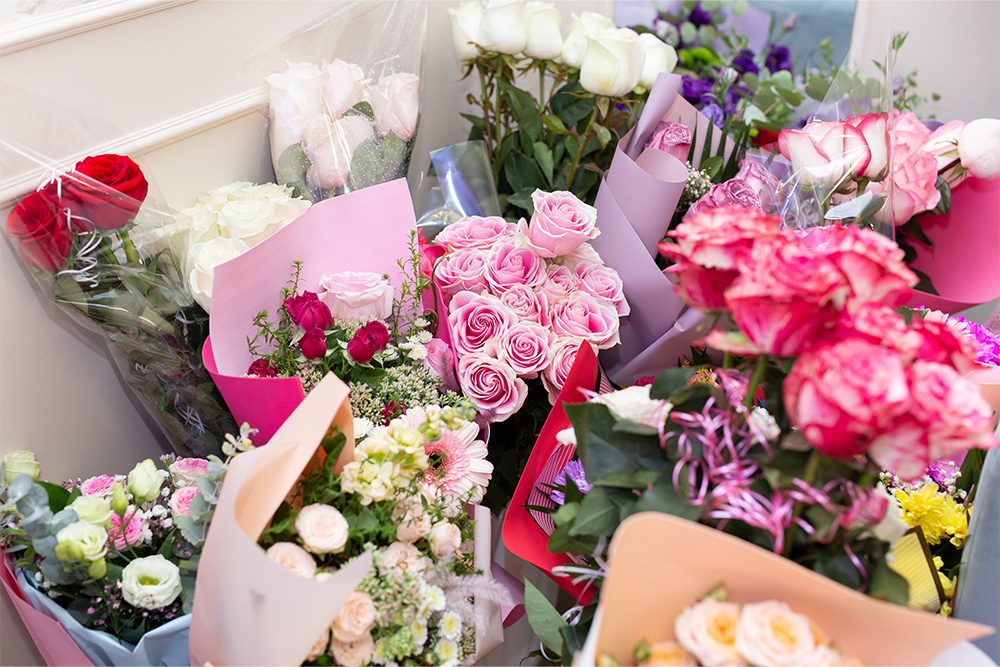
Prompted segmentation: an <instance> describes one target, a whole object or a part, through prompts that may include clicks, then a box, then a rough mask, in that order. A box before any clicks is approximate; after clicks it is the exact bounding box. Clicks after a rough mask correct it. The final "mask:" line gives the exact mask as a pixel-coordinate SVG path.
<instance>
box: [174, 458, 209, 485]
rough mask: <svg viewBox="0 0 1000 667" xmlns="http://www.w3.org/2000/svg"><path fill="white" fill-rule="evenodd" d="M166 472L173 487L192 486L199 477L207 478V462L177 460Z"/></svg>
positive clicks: (201, 460) (190, 459)
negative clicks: (168, 473) (168, 472)
mask: <svg viewBox="0 0 1000 667" xmlns="http://www.w3.org/2000/svg"><path fill="white" fill-rule="evenodd" d="M167 470H169V471H170V479H171V480H172V481H173V483H174V486H194V484H195V483H196V481H197V479H198V478H199V477H208V461H206V460H205V459H195V458H186V459H177V460H176V461H174V462H173V463H171V464H170V465H169V466H168V468H167Z"/></svg>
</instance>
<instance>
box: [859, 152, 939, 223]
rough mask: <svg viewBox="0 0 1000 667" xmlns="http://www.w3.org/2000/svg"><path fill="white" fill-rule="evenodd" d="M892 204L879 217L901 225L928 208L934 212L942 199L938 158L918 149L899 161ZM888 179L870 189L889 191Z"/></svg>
mask: <svg viewBox="0 0 1000 667" xmlns="http://www.w3.org/2000/svg"><path fill="white" fill-rule="evenodd" d="M890 176H891V179H892V197H891V202H890V203H891V204H892V206H891V207H889V206H883V207H882V208H880V209H879V210H878V211H877V212H876V213H875V217H876V219H878V220H880V221H882V222H891V223H892V224H894V225H896V226H899V225H902V224H904V223H905V222H906V221H907V220H909V219H910V218H912V217H913V216H915V215H917V214H918V213H923V212H925V211H930V210H931V209H933V208H934V207H935V206H937V205H938V203H939V202H940V201H941V193H940V192H939V191H938V189H937V188H936V187H935V185H936V184H937V176H938V172H937V160H936V159H935V158H934V156H933V155H931V154H930V153H923V152H920V151H914V152H912V153H910V154H909V155H907V156H906V157H905V158H902V159H900V160H898V161H896V163H895V167H894V168H893V171H892V174H891V175H890ZM888 180H889V179H886V181H883V182H882V183H873V184H872V185H871V187H869V189H868V191H869V192H872V193H874V194H886V192H887V191H888V188H889V185H888Z"/></svg>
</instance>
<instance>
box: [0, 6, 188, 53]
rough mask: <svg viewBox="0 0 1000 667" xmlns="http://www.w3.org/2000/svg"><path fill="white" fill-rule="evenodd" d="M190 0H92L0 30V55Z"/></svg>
mask: <svg viewBox="0 0 1000 667" xmlns="http://www.w3.org/2000/svg"><path fill="white" fill-rule="evenodd" d="M189 2H194V0H95V1H94V2H89V3H87V4H84V5H80V6H78V7H72V8H70V9H65V10H62V11H56V12H51V13H49V14H42V15H40V16H38V17H35V18H30V19H25V20H23V21H16V22H14V23H11V24H10V25H7V26H4V27H3V28H0V56H5V55H7V54H9V53H14V52H16V51H21V50H23V49H30V48H33V47H35V46H39V45H41V44H46V43H48V42H54V41H56V40H59V39H63V38H65V37H70V36H72V35H77V34H80V33H83V32H88V31H90V30H97V29H98V28H104V27H106V26H109V25H114V24H115V23H121V22H123V21H129V20H131V19H135V18H139V17H140V16H146V15H147V14H153V13H155V12H159V11H163V10H164V9H170V8H171V7H176V6H178V5H184V4H187V3H189Z"/></svg>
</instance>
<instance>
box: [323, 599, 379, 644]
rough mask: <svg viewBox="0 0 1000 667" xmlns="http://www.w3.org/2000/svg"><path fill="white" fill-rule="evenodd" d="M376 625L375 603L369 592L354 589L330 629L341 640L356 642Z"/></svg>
mask: <svg viewBox="0 0 1000 667" xmlns="http://www.w3.org/2000/svg"><path fill="white" fill-rule="evenodd" d="M374 625H375V604H374V603H373V602H372V598H371V596H370V595H368V593H365V592H364V591H354V592H353V593H351V595H350V597H348V598H347V602H345V603H344V606H343V607H341V608H340V611H339V612H337V617H336V618H335V619H333V623H332V624H331V625H330V630H332V631H333V638H334V639H335V640H337V641H340V642H356V641H358V640H359V639H361V638H362V637H363V636H364V635H366V634H367V633H368V631H369V630H371V629H372V626H374Z"/></svg>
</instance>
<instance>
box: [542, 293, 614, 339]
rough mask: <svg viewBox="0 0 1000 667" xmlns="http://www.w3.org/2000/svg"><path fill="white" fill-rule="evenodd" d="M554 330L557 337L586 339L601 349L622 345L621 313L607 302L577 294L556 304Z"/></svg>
mask: <svg viewBox="0 0 1000 667" xmlns="http://www.w3.org/2000/svg"><path fill="white" fill-rule="evenodd" d="M550 316H551V318H552V331H553V332H554V333H555V334H556V335H557V336H565V337H570V338H582V339H584V340H587V341H590V342H591V343H593V344H594V346H595V347H596V348H597V349H599V350H606V349H607V348H609V347H614V346H615V345H617V344H618V340H619V339H618V313H617V311H615V309H614V307H613V306H611V305H610V304H608V303H607V302H605V301H602V300H599V299H595V298H594V297H592V296H590V295H589V294H587V293H586V292H575V293H574V294H572V295H570V296H569V297H567V298H565V299H563V300H562V301H560V302H559V303H556V304H553V305H552V310H551V312H550Z"/></svg>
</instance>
